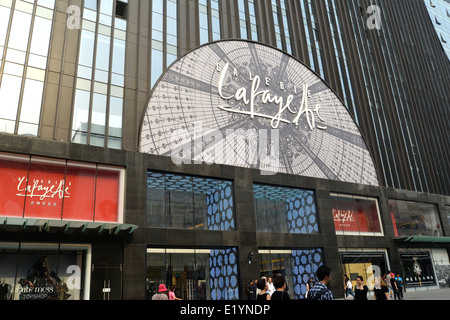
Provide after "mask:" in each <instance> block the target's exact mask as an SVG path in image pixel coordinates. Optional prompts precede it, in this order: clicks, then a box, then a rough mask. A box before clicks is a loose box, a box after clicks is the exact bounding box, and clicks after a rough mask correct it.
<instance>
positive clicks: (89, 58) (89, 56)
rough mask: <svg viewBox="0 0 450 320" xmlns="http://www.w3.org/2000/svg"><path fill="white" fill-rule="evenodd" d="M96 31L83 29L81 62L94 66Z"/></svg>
mask: <svg viewBox="0 0 450 320" xmlns="http://www.w3.org/2000/svg"><path fill="white" fill-rule="evenodd" d="M94 43H95V33H94V32H91V31H87V30H82V31H81V43H80V58H79V63H80V64H81V65H84V66H88V67H92V66H93V62H94V60H93V59H94Z"/></svg>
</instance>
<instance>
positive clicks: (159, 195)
mask: <svg viewBox="0 0 450 320" xmlns="http://www.w3.org/2000/svg"><path fill="white" fill-rule="evenodd" d="M146 224H147V226H150V227H153V228H170V229H193V230H217V231H233V230H235V228H236V224H235V221H234V204H233V184H232V182H230V181H225V180H216V179H208V178H202V177H194V176H181V175H176V174H169V173H159V172H153V171H149V172H148V173H147V215H146Z"/></svg>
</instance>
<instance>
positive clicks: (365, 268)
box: [341, 252, 388, 290]
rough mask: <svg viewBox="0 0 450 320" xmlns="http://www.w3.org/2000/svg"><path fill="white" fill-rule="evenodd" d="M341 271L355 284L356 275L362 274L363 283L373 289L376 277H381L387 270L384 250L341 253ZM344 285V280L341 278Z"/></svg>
mask: <svg viewBox="0 0 450 320" xmlns="http://www.w3.org/2000/svg"><path fill="white" fill-rule="evenodd" d="M341 264H342V272H343V274H344V275H347V277H348V278H350V280H351V281H352V284H353V287H355V286H356V277H358V276H362V277H363V280H364V283H365V284H366V285H367V287H369V290H373V288H374V285H375V278H376V277H383V275H385V274H386V273H387V271H388V265H387V258H386V254H385V253H384V252H346V253H341ZM342 283H343V285H344V281H343V280H342Z"/></svg>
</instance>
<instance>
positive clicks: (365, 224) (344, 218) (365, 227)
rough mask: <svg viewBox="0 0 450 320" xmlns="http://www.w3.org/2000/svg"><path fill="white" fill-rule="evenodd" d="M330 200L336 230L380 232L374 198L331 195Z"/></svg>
mask: <svg viewBox="0 0 450 320" xmlns="http://www.w3.org/2000/svg"><path fill="white" fill-rule="evenodd" d="M331 202H332V206H333V220H334V226H335V229H336V231H343V232H381V225H380V221H379V218H378V210H377V206H376V202H375V200H374V199H359V198H343V197H338V198H333V197H332V199H331Z"/></svg>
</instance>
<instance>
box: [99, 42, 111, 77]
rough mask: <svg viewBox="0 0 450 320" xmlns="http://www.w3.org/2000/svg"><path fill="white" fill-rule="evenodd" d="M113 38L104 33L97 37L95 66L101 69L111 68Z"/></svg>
mask: <svg viewBox="0 0 450 320" xmlns="http://www.w3.org/2000/svg"><path fill="white" fill-rule="evenodd" d="M110 44H111V38H110V37H107V36H104V35H102V34H99V35H98V38H97V58H96V62H95V67H96V68H97V69H100V70H104V71H108V70H109V53H110Z"/></svg>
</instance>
